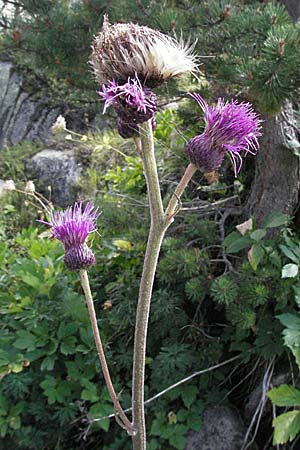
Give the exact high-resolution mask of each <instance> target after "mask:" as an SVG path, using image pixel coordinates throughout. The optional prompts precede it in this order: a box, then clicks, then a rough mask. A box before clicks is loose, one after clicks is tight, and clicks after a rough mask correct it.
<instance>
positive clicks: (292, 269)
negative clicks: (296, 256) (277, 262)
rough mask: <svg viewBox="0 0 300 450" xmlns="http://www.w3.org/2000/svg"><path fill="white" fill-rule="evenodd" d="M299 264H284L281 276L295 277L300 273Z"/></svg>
mask: <svg viewBox="0 0 300 450" xmlns="http://www.w3.org/2000/svg"><path fill="white" fill-rule="evenodd" d="M298 271H299V268H298V265H297V264H286V265H285V266H283V268H282V271H281V278H294V277H296V276H297V275H298Z"/></svg>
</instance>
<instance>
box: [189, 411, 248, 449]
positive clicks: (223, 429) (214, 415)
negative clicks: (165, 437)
mask: <svg viewBox="0 0 300 450" xmlns="http://www.w3.org/2000/svg"><path fill="white" fill-rule="evenodd" d="M246 431H247V429H246V427H245V426H244V424H243V423H242V422H241V420H240V418H239V416H238V414H237V413H236V411H235V410H234V409H233V408H231V407H228V406H209V407H208V408H207V409H206V410H205V411H204V413H203V416H202V428H201V430H200V431H198V432H196V431H190V432H189V433H188V436H187V444H186V447H185V450H241V447H242V445H243V441H244V437H245V434H246ZM254 449H255V447H254V446H252V447H251V448H249V449H248V450H254Z"/></svg>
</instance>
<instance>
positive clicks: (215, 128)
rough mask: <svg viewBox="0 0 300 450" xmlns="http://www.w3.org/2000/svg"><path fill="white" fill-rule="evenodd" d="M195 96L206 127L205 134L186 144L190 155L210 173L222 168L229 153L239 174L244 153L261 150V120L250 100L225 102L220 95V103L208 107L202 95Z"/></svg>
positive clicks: (253, 152) (193, 95) (199, 166)
mask: <svg viewBox="0 0 300 450" xmlns="http://www.w3.org/2000/svg"><path fill="white" fill-rule="evenodd" d="M191 97H193V98H194V99H195V100H196V101H197V102H198V104H199V105H200V107H201V108H202V110H203V112H204V120H205V123H206V126H205V129H204V132H203V133H202V134H200V135H198V136H195V137H193V138H192V139H190V140H189V141H188V143H187V144H186V147H185V151H186V153H187V155H188V157H189V158H190V160H191V162H192V163H194V164H195V165H196V166H197V167H198V168H199V169H201V170H202V171H203V172H206V173H208V172H213V171H215V170H217V169H219V167H220V166H221V164H222V162H223V160H224V157H225V153H226V152H228V153H229V156H230V158H231V160H232V163H233V168H234V174H235V176H237V174H238V173H239V171H240V170H241V167H242V164H243V159H242V156H241V152H244V153H245V155H247V154H248V153H251V154H252V155H255V154H256V152H257V150H258V146H259V144H258V140H257V138H258V137H259V136H260V135H261V133H260V129H261V125H260V124H261V120H260V119H259V118H258V116H257V114H256V113H255V112H254V111H253V109H252V105H251V104H250V103H238V102H237V101H236V100H232V101H231V102H224V101H223V100H222V99H221V98H219V99H218V103H217V105H216V106H208V105H207V103H206V102H205V101H204V100H203V98H202V97H201V96H200V95H199V94H191Z"/></svg>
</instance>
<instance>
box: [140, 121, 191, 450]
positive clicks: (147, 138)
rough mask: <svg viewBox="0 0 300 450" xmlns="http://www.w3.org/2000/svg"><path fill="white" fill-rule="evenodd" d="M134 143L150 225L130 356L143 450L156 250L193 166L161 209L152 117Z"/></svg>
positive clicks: (174, 211)
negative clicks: (145, 189)
mask: <svg viewBox="0 0 300 450" xmlns="http://www.w3.org/2000/svg"><path fill="white" fill-rule="evenodd" d="M135 143H136V147H137V150H138V152H139V153H140V155H141V157H142V161H143V167H144V175H145V178H146V183H147V191H148V198H149V206H150V217H151V226H150V231H149V237H148V242H147V248H146V254H145V259H144V266H143V272H142V278H141V283H140V290H139V299H138V305H137V312H136V327H135V338H134V356H133V383H132V413H133V426H134V428H135V429H136V430H137V433H136V434H135V435H134V436H133V437H132V442H133V450H146V426H145V411H144V376H145V357H146V342H147V330H148V321H149V312H150V302H151V296H152V289H153V283H154V278H155V272H156V268H157V262H158V257H159V252H160V248H161V244H162V241H163V238H164V235H165V232H166V230H167V228H168V227H169V225H170V224H171V223H172V221H173V218H174V215H175V214H176V210H177V206H178V202H179V200H180V197H181V195H182V193H183V191H184V189H185V187H186V186H187V184H188V182H189V181H190V179H191V178H192V176H193V174H194V173H195V171H196V167H195V166H194V165H193V164H189V166H188V167H187V169H186V171H185V174H184V175H183V177H182V179H181V181H180V182H179V184H178V186H177V188H176V190H175V193H174V194H173V196H172V197H171V200H170V203H169V205H168V207H167V209H166V212H164V209H163V204H162V198H161V193H160V185H159V179H158V174H157V165H156V160H155V154H154V143H153V133H152V125H151V121H148V122H147V123H146V124H145V126H144V127H143V128H142V129H140V140H139V139H136V140H135Z"/></svg>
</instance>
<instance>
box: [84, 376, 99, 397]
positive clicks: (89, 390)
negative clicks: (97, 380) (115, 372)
mask: <svg viewBox="0 0 300 450" xmlns="http://www.w3.org/2000/svg"><path fill="white" fill-rule="evenodd" d="M81 383H82V385H83V386H84V387H85V389H83V390H82V392H81V396H80V398H82V400H89V401H91V402H96V401H97V400H99V394H98V391H97V387H96V385H95V384H94V383H91V382H90V381H89V380H86V379H82V380H81Z"/></svg>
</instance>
